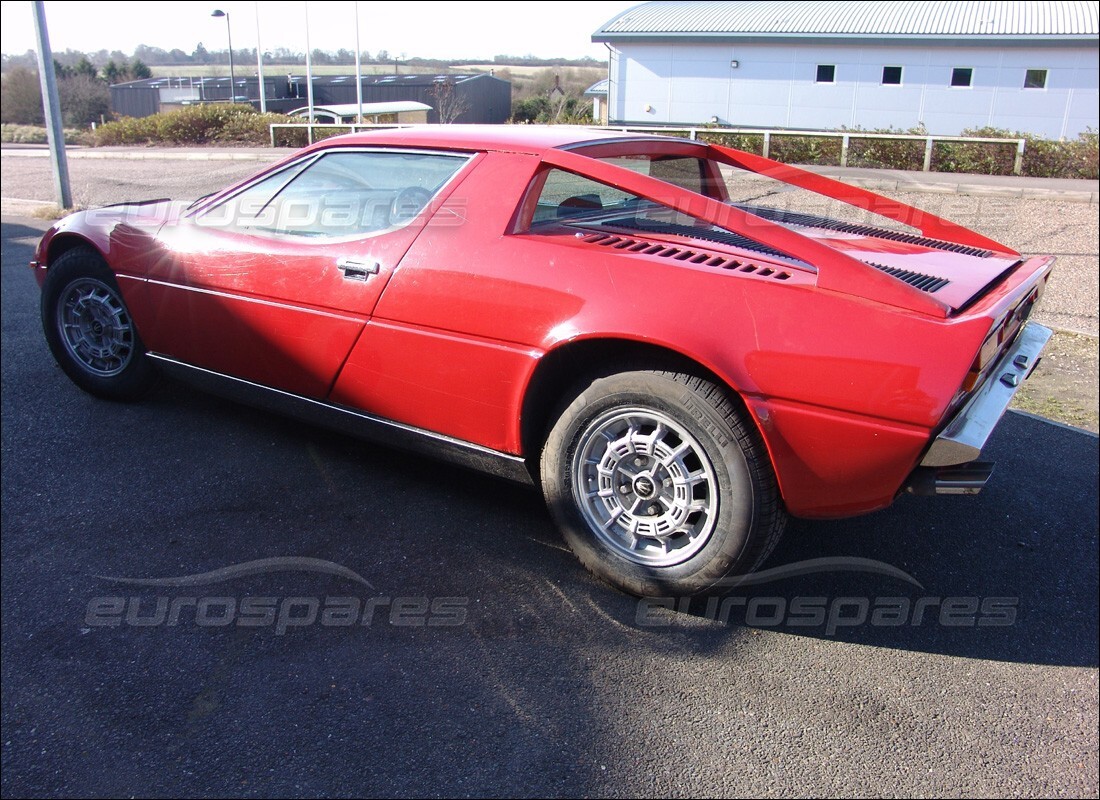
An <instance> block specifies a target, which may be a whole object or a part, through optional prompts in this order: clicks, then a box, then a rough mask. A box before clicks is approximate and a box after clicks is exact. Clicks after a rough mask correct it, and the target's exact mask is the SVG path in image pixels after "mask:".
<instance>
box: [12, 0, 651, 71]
mask: <svg viewBox="0 0 1100 800" xmlns="http://www.w3.org/2000/svg"><path fill="white" fill-rule="evenodd" d="M357 5H358V8H359V46H360V49H361V50H365V51H368V52H370V53H372V54H373V53H377V52H378V51H379V50H387V51H389V53H390V54H391V55H394V56H398V57H400V56H401V55H402V54H404V55H405V57H407V58H414V57H417V56H420V57H423V58H443V59H452V58H479V59H486V58H489V59H491V58H492V57H493V56H495V55H518V56H524V55H534V56H537V57H540V58H554V57H561V58H582V57H584V56H586V55H587V56H591V57H593V58H595V59H597V60H600V61H605V60H606V59H607V49H606V48H605V47H604V46H603V45H602V44H593V42H592V33H593V32H594V31H595V30H596V29H597V28H598V27H600V25H602V24H603V23H605V22H607V21H608V20H609V19H611V18H612V17H613V16H615V15H616V14H618V13H620V12H622V11H625V10H626V9H628V8H630V7H632V6H634V5H637V1H636V0H634V1H633V2H632V0H620V1H619V2H600V1H598V0H597V1H592V0H589V1H587V2H523V1H522V0H521V1H520V2H509V3H502V2H466V1H463V2H453V1H452V2H369V1H368V0H360V2H358V3H355V2H324V0H310V2H305V0H287V1H286V2H277V1H276V0H258V1H257V0H210V2H164V1H163V0H142V1H141V2H86V0H85V1H84V2H64V1H63V0H54V2H47V3H46V25H47V28H48V29H49V33H50V46H51V48H52V49H53V50H54V51H55V52H63V51H65V50H66V49H73V50H83V51H87V52H95V51H97V50H100V49H106V50H108V51H112V50H121V51H123V52H125V53H132V52H133V50H134V48H135V47H136V46H137V45H139V44H146V45H149V46H152V47H161V48H164V49H165V50H171V49H172V48H175V47H178V48H179V49H181V50H183V51H185V52H187V53H190V52H191V51H192V50H194V48H195V45H196V44H198V43H199V42H202V43H203V44H204V45H205V46H206V48H207V49H209V50H224V49H225V48H226V46H227V44H226V25H225V19H224V18H212V17H211V16H210V12H211V11H213V10H215V9H221V10H223V11H226V12H228V13H229V17H230V25H231V30H232V34H233V47H234V49H241V48H249V49H251V48H253V47H255V46H256V17H257V10H258V11H259V17H260V37H261V38H260V41H261V43H262V44H263V49H264V50H266V51H270V50H272V49H274V48H276V47H286V48H288V49H290V50H294V51H297V52H304V51H305V49H306V38H305V15H306V9H307V7H308V13H309V45H310V48H311V49H317V48H320V49H321V50H330V51H335V50H338V49H340V48H346V49H347V50H351V51H352V52H354V50H355V8H356V6H357ZM32 6H33V3H32V2H30V0H3V2H0V14H2V17H0V51H3V52H4V53H8V54H9V55H16V54H22V53H24V52H25V51H27V50H33V49H35V45H34V21H33V17H32V11H31V9H32Z"/></svg>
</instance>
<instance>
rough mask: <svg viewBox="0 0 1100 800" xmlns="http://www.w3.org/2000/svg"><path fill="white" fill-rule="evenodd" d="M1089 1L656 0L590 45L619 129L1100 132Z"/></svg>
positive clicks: (1093, 7)
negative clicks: (595, 46)
mask: <svg viewBox="0 0 1100 800" xmlns="http://www.w3.org/2000/svg"><path fill="white" fill-rule="evenodd" d="M1097 17H1098V13H1097V3H1096V2H1095V0H1049V1H1048V2H1040V1H1038V0H1035V1H1032V2H997V1H995V0H990V1H982V2H978V1H974V0H971V1H964V0H960V1H959V2H947V1H946V0H907V2H889V3H884V2H878V0H850V1H849V2H845V3H832V2H782V3H777V2H772V1H771V0H764V1H761V2H758V1H756V0H749V1H746V2H651V3H645V4H643V5H640V6H637V7H634V8H631V9H629V10H627V11H624V12H623V13H621V14H619V15H618V16H616V17H614V18H613V19H611V20H610V21H609V22H608V23H607V24H605V25H603V26H602V27H601V28H600V29H599V30H598V31H596V32H595V33H594V34H593V36H592V39H593V41H597V42H605V43H607V45H608V48H609V50H610V67H609V75H608V77H609V85H608V107H609V117H610V121H611V123H613V124H634V125H644V124H649V125H653V124H670V125H671V124H679V125H685V124H687V125H705V124H708V123H711V124H723V125H735V126H742V127H760V128H794V129H830V128H840V127H845V126H846V127H857V126H858V127H862V128H888V127H894V128H910V127H914V126H917V125H921V124H923V125H924V127H925V128H926V129H927V130H928V131H930V132H932V133H936V134H941V135H952V134H958V133H960V132H961V131H962V130H963V129H965V128H975V127H982V126H992V127H996V128H1007V129H1010V130H1019V131H1023V132H1027V133H1034V134H1038V135H1043V136H1048V137H1052V138H1061V137H1074V136H1076V135H1077V134H1079V133H1081V132H1083V131H1085V130H1086V129H1087V128H1089V127H1091V128H1093V129H1094V130H1095V129H1097V128H1100V111H1098V106H1100V93H1098V86H1100V77H1098V67H1097V58H1098V52H1100V50H1098V39H1097V35H1098V31H1100V27H1098V23H1097Z"/></svg>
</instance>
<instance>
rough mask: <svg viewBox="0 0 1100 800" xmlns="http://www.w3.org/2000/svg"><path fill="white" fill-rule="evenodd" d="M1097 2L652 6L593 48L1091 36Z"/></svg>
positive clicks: (876, 0)
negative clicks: (671, 41)
mask: <svg viewBox="0 0 1100 800" xmlns="http://www.w3.org/2000/svg"><path fill="white" fill-rule="evenodd" d="M1097 9H1098V4H1097V2H1096V0H1047V2H1042V1H1041V0H1030V1H1025V2H1008V1H1007V0H972V1H971V2H965V0H961V1H957V0H906V1H905V2H882V1H881V0H847V1H846V2H808V1H807V0H794V1H793V2H792V1H790V0H788V1H786V2H776V0H742V1H741V2H654V3H643V4H642V5H640V6H635V7H634V8H631V9H629V10H627V11H624V12H623V13H621V14H619V15H618V16H616V17H614V18H613V19H612V20H610V21H609V22H607V23H606V24H605V25H603V26H602V27H601V28H600V29H599V30H598V31H596V33H594V34H593V36H592V39H593V41H597V42H599V41H610V40H614V39H619V38H632V37H634V36H638V37H650V36H660V35H665V36H669V35H673V36H674V35H676V34H683V35H692V34H694V35H703V36H707V35H711V36H721V35H726V36H745V35H748V36H814V37H816V36H904V37H927V38H937V37H977V38H983V39H987V38H998V37H1013V38H1015V37H1038V38H1045V37H1069V38H1088V37H1096V36H1097V34H1098V32H1100V27H1098V23H1097V17H1098V13H1097Z"/></svg>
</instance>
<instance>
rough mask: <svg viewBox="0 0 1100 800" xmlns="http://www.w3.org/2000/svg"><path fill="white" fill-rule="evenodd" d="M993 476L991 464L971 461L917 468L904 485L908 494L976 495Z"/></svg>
mask: <svg viewBox="0 0 1100 800" xmlns="http://www.w3.org/2000/svg"><path fill="white" fill-rule="evenodd" d="M992 474H993V462H991V461H971V462H970V463H969V464H959V465H957V466H953V467H917V468H916V469H915V470H913V474H911V475H910V476H909V480H908V481H907V482H906V484H905V491H907V492H908V493H909V494H917V495H933V494H977V493H978V492H980V491H981V490H982V488H983V487H984V486H985V484H986V481H988V480H989V476H990V475H992Z"/></svg>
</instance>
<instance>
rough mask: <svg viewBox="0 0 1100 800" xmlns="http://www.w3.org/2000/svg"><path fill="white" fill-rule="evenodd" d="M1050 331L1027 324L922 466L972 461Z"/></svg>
mask: <svg viewBox="0 0 1100 800" xmlns="http://www.w3.org/2000/svg"><path fill="white" fill-rule="evenodd" d="M1051 334H1052V331H1051V330H1050V328H1044V327H1043V326H1042V325H1036V324H1035V323H1033V322H1029V323H1027V324H1026V325H1025V326H1024V328H1023V330H1021V331H1020V334H1019V336H1017V337H1016V341H1015V342H1013V344H1012V346H1011V347H1010V348H1009V349H1008V350H1007V351H1005V354H1004V355H1003V356H1001V359H1000V360H999V361H998V362H997V363H996V364H995V365H994V367H993V369H992V370H991V371H990V373H989V377H987V378H986V380H985V383H984V384H983V385H982V386H981V388H980V389H978V391H977V392H975V393H974V396H973V397H971V398H970V399H969V400H968V401H967V403H966V405H964V406H963V407H962V408H961V409H960V410H959V412H958V413H957V414H955V416H954V417H952V419H951V421H950V422H948V423H947V426H946V427H945V428H944V429H943V431H942V432H941V433H940V435H939V436H937V437H936V439H935V441H933V442H932V446H931V447H930V448H928V452H927V453H926V454H925V456H924V458H923V459H922V460H921V462H920V463H921V466H922V467H949V466H954V465H957V464H968V463H970V462H971V461H975V460H976V459H977V458H978V456H979V454H980V453H981V451H982V447H984V446H985V443H986V440H987V439H989V436H990V434H991V433H993V429H994V428H995V427H996V426H997V422H998V421H999V420H1000V419H1001V416H1002V415H1003V414H1004V413H1005V409H1007V408H1008V404H1009V403H1010V402H1011V401H1012V396H1013V395H1014V394H1016V390H1017V389H1019V388H1020V385H1021V384H1022V383H1023V382H1024V381H1025V380H1027V378H1028V376H1030V375H1031V372H1032V370H1034V369H1035V366H1036V365H1037V364H1038V363H1039V354H1040V353H1041V352H1042V350H1043V347H1044V346H1046V343H1047V341H1048V340H1049V339H1050V337H1051Z"/></svg>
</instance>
